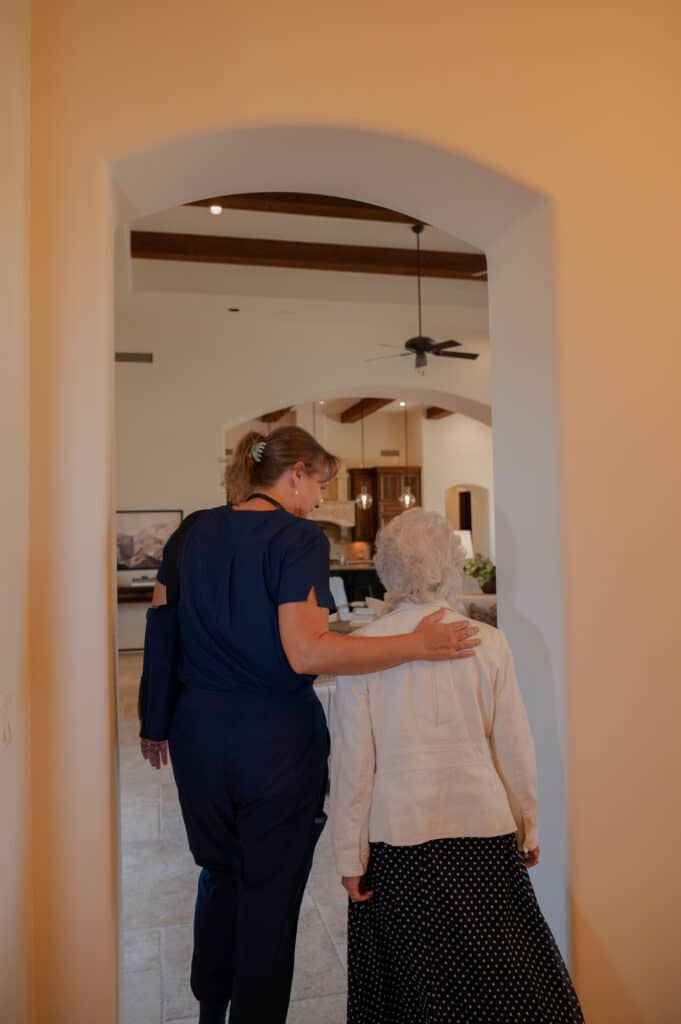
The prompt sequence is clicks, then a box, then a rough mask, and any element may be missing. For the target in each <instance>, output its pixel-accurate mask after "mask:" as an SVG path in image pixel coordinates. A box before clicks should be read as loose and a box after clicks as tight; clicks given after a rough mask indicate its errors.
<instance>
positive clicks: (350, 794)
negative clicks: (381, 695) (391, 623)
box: [330, 676, 376, 876]
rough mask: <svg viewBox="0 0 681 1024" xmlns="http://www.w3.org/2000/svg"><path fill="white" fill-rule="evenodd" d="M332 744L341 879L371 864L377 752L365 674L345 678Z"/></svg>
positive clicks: (339, 683)
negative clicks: (373, 796)
mask: <svg viewBox="0 0 681 1024" xmlns="http://www.w3.org/2000/svg"><path fill="white" fill-rule="evenodd" d="M333 718H334V726H333V739H332V741H331V758H332V760H331V814H330V817H331V843H332V846H333V853H334V858H335V862H336V869H337V871H338V874H339V875H350V876H356V875H363V874H364V873H365V871H366V869H367V865H368V863H369V814H370V811H371V797H372V793H373V787H374V769H375V763H376V754H375V747H374V737H373V732H372V729H371V715H370V710H369V690H368V685H367V681H366V677H364V676H339V678H338V680H337V682H336V696H335V701H334V714H333Z"/></svg>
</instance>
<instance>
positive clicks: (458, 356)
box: [430, 351, 480, 359]
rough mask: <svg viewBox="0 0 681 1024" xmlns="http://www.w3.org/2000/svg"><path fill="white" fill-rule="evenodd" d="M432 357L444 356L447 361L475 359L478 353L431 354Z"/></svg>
mask: <svg viewBox="0 0 681 1024" xmlns="http://www.w3.org/2000/svg"><path fill="white" fill-rule="evenodd" d="M430 354H431V355H433V356H442V357H444V356H446V357H447V358H448V359H477V358H478V356H479V355H480V353H479V352H435V351H433V352H431V353H430Z"/></svg>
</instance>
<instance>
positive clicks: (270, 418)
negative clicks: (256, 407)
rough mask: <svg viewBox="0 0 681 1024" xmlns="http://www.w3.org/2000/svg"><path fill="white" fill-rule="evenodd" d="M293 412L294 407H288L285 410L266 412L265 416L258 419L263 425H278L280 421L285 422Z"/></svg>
mask: <svg viewBox="0 0 681 1024" xmlns="http://www.w3.org/2000/svg"><path fill="white" fill-rule="evenodd" d="M292 410H293V406H292V405H287V406H286V408H285V409H275V411H274V412H266V413H265V415H264V416H259V417H258V419H259V420H260V422H261V423H278V422H279V420H283V418H284V416H286V415H287V413H289V412H291V411H292Z"/></svg>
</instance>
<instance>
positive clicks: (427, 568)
mask: <svg viewBox="0 0 681 1024" xmlns="http://www.w3.org/2000/svg"><path fill="white" fill-rule="evenodd" d="M374 563H375V565H376V570H377V572H378V575H379V576H380V578H381V582H382V583H383V586H384V587H385V589H386V595H385V601H386V604H387V605H388V607H389V608H394V607H396V605H398V604H400V603H401V602H402V601H413V603H414V604H429V603H430V602H432V601H446V602H447V603H452V602H454V600H455V599H456V595H457V594H458V593H459V592H460V590H461V583H462V576H463V563H464V550H463V545H462V544H461V541H460V540H459V538H458V537H457V535H456V533H455V532H454V529H453V527H452V526H451V525H450V523H448V522H447V520H446V519H445V518H444V516H441V515H439V514H438V513H437V512H428V511H427V510H426V509H423V508H413V509H410V510H409V511H408V512H401V513H400V514H399V515H398V516H396V517H395V518H394V519H392V520H391V521H390V522H389V523H388V525H387V526H384V527H383V529H382V530H379V533H378V536H377V538H376V554H375V556H374Z"/></svg>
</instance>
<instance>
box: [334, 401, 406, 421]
mask: <svg viewBox="0 0 681 1024" xmlns="http://www.w3.org/2000/svg"><path fill="white" fill-rule="evenodd" d="M393 401H394V399H393V398H360V400H359V402H355V404H354V405H351V406H350V408H349V409H346V410H345V412H342V413H341V418H340V419H341V423H357V422H358V421H359V420H363V419H364V417H365V416H370V415H371V414H372V412H378V410H379V409H382V408H383V407H384V406H386V405H390V403H391V402H393Z"/></svg>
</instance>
